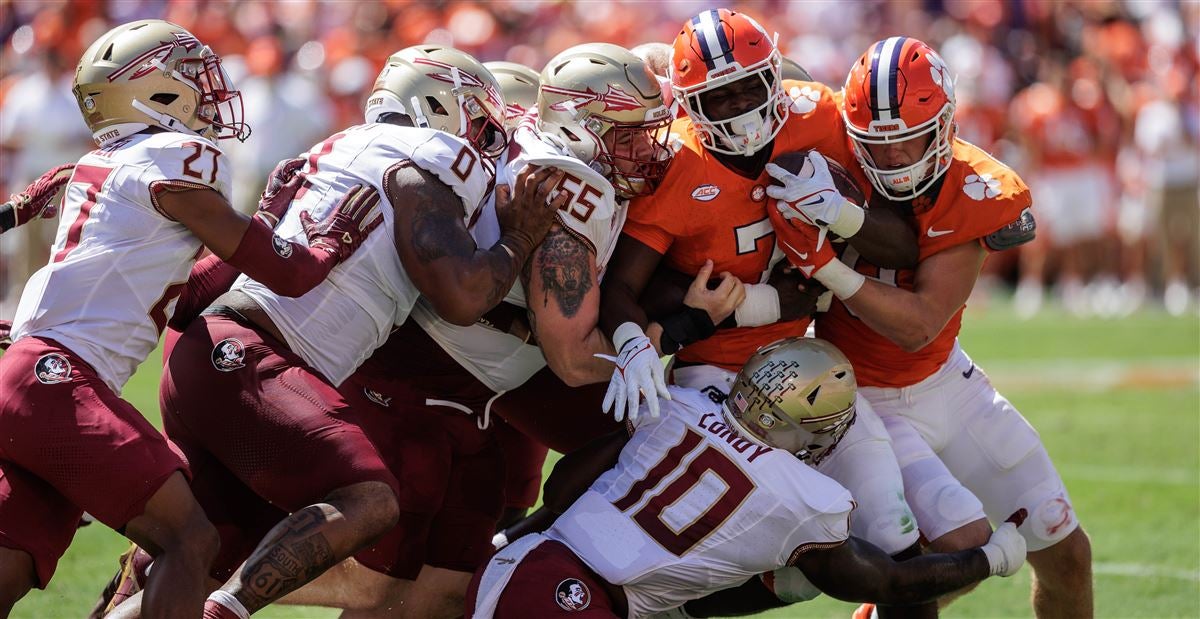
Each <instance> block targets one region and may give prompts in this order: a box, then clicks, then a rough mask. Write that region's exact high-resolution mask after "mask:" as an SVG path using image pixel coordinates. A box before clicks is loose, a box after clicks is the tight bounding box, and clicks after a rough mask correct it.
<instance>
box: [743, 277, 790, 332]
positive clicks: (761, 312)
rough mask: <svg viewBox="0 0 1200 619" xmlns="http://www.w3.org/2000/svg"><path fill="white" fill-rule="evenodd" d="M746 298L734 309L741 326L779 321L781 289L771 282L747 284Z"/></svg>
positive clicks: (758, 325) (756, 325) (755, 325)
mask: <svg viewBox="0 0 1200 619" xmlns="http://www.w3.org/2000/svg"><path fill="white" fill-rule="evenodd" d="M745 288H746V300H744V301H742V304H741V305H739V306H737V309H735V310H733V317H734V322H735V323H737V326H739V327H761V326H763V325H769V324H772V323H776V322H779V291H778V290H776V289H775V287H774V286H772V285H771V284H746V286H745Z"/></svg>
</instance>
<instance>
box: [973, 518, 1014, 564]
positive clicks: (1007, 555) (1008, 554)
mask: <svg viewBox="0 0 1200 619" xmlns="http://www.w3.org/2000/svg"><path fill="white" fill-rule="evenodd" d="M979 549H980V550H982V551H983V554H985V555H987V560H988V565H989V566H991V568H992V576H1012V575H1013V574H1016V573H1017V570H1019V569H1021V564H1022V563H1024V562H1025V538H1024V537H1023V536H1022V535H1021V534H1020V533H1018V532H1017V525H1015V524H1013V523H1011V522H1005V523H1004V524H1002V525H1000V526H998V527H996V530H995V531H994V532H993V533H992V537H991V539H989V540H988V543H986V544H984V545H983V546H980V547H979Z"/></svg>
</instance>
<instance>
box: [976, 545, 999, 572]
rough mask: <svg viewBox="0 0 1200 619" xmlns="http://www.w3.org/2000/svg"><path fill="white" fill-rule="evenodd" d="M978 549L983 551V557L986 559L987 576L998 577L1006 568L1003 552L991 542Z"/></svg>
mask: <svg viewBox="0 0 1200 619" xmlns="http://www.w3.org/2000/svg"><path fill="white" fill-rule="evenodd" d="M979 549H980V550H982V551H983V556H984V557H986V558H987V562H988V574H989V575H990V576H1000V575H1001V574H1002V573H1003V572H1004V568H1005V567H1006V565H1005V562H1004V551H1003V550H1000V548H999V547H998V546H996V545H995V544H993V543H991V542H988V543H986V544H984V545H982V546H980V547H979Z"/></svg>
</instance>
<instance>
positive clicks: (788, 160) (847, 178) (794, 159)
mask: <svg viewBox="0 0 1200 619" xmlns="http://www.w3.org/2000/svg"><path fill="white" fill-rule="evenodd" d="M808 153H809V151H806V150H796V151H792V152H790V153H783V154H782V155H779V156H778V157H776V158H775V159H774V160H772V161H771V163H774V164H775V165H777V166H779V167H781V168H783V169H785V170H787V171H788V172H791V173H792V174H798V175H800V176H802V177H809V176H812V169H811V166H809V164H808ZM825 162H826V163H828V164H829V174H830V175H832V176H833V184H834V185H836V186H837V188H838V191H839V192H841V194H842V195H843V196H845V197H846V199H847V200H849V201H851V202H853V203H855V204H862V205H864V206H865V202H866V194H864V193H863V190H862V187H860V186H859V184H858V181H856V180H855V179H854V176H853V175H852V174H850V172H849V170H847V169H846V168H844V167H842V164H840V163H838V162H836V161H834V160H833V159H830V158H829V157H825ZM771 183H772V184H775V185H778V184H779V183H778V182H777V181H776V180H775V179H771Z"/></svg>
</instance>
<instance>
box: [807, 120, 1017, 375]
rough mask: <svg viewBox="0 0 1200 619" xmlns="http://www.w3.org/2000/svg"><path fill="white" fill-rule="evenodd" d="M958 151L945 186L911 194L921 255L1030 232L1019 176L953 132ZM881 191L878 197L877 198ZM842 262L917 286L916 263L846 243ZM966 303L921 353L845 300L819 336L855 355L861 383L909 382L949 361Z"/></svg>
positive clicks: (1003, 244)
mask: <svg viewBox="0 0 1200 619" xmlns="http://www.w3.org/2000/svg"><path fill="white" fill-rule="evenodd" d="M953 154H954V158H953V160H952V162H951V164H950V168H949V169H948V170H947V171H946V175H945V177H944V178H943V179H942V180H941V186H940V188H935V190H931V191H930V192H929V193H927V194H925V195H923V196H920V197H918V198H917V199H916V200H914V201H913V206H912V210H913V213H912V214H913V221H914V225H915V226H916V227H917V234H918V245H919V249H920V260H924V259H926V258H928V257H929V256H932V255H933V254H936V253H938V252H940V251H943V250H946V249H949V248H951V247H955V246H957V245H961V244H963V243H968V242H972V241H978V242H979V243H981V244H982V245H983V246H984V247H985V248H987V249H988V250H991V251H999V250H1003V249H1008V248H1009V247H1010V246H1011V245H1008V244H1007V243H1009V242H1012V241H1011V240H1012V239H1018V238H1025V236H1024V235H1025V233H1027V232H1028V231H1029V230H1028V227H1029V226H1032V224H1033V220H1032V217H1031V215H1030V214H1029V213H1028V210H1029V208H1030V205H1031V203H1032V199H1031V197H1030V193H1029V188H1028V187H1026V186H1025V183H1024V182H1023V181H1022V180H1021V178H1020V177H1019V176H1017V174H1016V173H1015V172H1013V171H1012V170H1011V169H1009V168H1008V167H1006V166H1005V165H1004V164H1002V163H1000V162H999V161H996V160H995V159H993V158H992V157H991V156H990V155H988V154H987V153H986V152H984V151H983V150H982V149H980V148H979V147H977V146H975V145H973V144H970V143H969V142H965V141H963V140H955V142H954V146H953ZM876 199H878V198H876ZM841 260H842V262H844V263H846V264H847V265H849V266H850V267H852V268H854V269H855V270H857V271H858V272H859V273H862V274H863V275H865V276H867V277H870V278H873V279H875V280H877V281H880V282H882V283H885V284H888V285H890V286H899V287H900V288H903V289H905V290H912V289H913V284H914V273H915V272H914V271H912V270H907V269H899V270H897V269H880V268H878V267H876V266H875V265H872V264H870V263H868V262H867V261H866V260H864V259H862V258H861V257H860V256H859V255H858V252H856V251H855V250H854V248H853V247H850V246H849V245H846V246H845V248H844V251H843V252H842V255H841ZM965 307H966V306H965V305H964V306H963V307H962V308H959V310H958V311H957V312H956V313H955V314H954V317H953V318H951V319H950V322H948V323H947V324H946V327H945V328H944V329H942V332H941V333H939V334H938V335H937V337H935V338H934V339H933V340H932V341H931V342H930V343H929V344H928V345H927V346H925V347H924V348H922V349H921V350H919V351H917V352H915V353H909V352H905V351H904V350H902V349H901V348H900V347H899V346H897V345H896V344H894V343H893V342H892V341H891V340H889V339H887V338H886V337H884V336H882V335H880V334H878V333H876V332H875V331H874V330H872V329H871V327H869V326H867V325H866V323H864V322H862V321H861V320H859V319H858V318H856V317H855V316H854V315H853V314H852V313H851V312H850V311H849V310H848V309H847V308H846V306H845V304H843V303H842V302H841V301H839V300H836V299H835V300H834V302H833V305H832V306H831V307H830V309H829V311H828V312H827V313H825V314H823V315H822V316H821V318H820V319H819V320H817V336H818V337H821V338H824V339H827V340H829V341H830V342H832V343H833V344H834V345H836V346H837V347H838V348H839V349H841V350H842V352H844V353H845V354H846V356H847V357H849V358H850V362H851V363H852V364H853V365H854V370H855V373H856V374H857V377H858V384H859V386H861V387H904V386H908V385H913V384H916V383H918V382H920V381H921V380H923V379H924V378H925V377H927V376H929V375H930V374H932V373H933V372H934V371H936V370H937V369H938V368H939V367H941V365H942V363H944V362H945V361H946V358H947V357H948V356H949V354H950V351H951V349H953V348H954V340H955V338H957V337H958V331H959V328H960V327H961V325H962V313H963V309H964V308H965Z"/></svg>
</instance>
